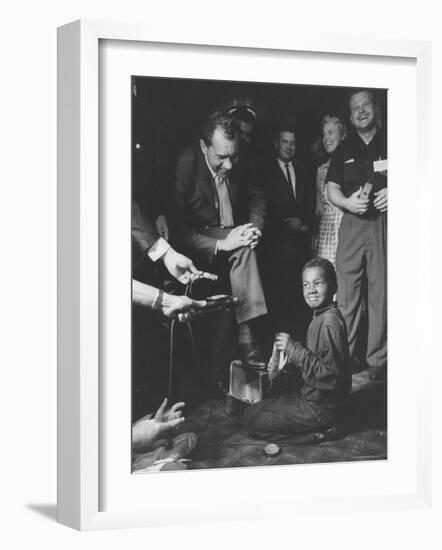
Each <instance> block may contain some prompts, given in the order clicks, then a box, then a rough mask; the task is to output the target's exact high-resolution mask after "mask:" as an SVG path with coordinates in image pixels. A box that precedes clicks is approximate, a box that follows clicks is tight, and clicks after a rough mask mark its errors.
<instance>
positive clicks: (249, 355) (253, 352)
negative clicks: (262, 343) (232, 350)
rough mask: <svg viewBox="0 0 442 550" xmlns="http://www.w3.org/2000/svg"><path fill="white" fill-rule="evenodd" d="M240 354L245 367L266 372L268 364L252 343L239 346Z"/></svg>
mask: <svg viewBox="0 0 442 550" xmlns="http://www.w3.org/2000/svg"><path fill="white" fill-rule="evenodd" d="M238 352H239V356H240V359H241V361H242V362H243V365H244V366H245V367H250V368H252V369H256V370H266V369H267V362H266V361H264V358H263V357H262V355H261V354H260V352H259V350H258V348H257V347H256V346H255V345H254V344H251V343H242V344H238Z"/></svg>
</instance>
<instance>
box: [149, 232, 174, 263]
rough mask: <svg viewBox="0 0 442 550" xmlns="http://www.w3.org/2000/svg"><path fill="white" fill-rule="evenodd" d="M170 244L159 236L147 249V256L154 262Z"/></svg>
mask: <svg viewBox="0 0 442 550" xmlns="http://www.w3.org/2000/svg"><path fill="white" fill-rule="evenodd" d="M169 248H170V244H169V243H168V242H167V241H166V240H165V239H163V237H160V238H159V239H158V240H157V241H156V242H155V243H154V244H153V245H152V246H151V247H150V248H149V250H148V251H147V255H148V256H149V258H150V259H151V260H152V261H153V262H156V261H158V260H159V259H160V258H161V257H162V256H164V254H165V253H166V252H167V251H168V250H169Z"/></svg>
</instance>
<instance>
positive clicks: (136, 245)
mask: <svg viewBox="0 0 442 550" xmlns="http://www.w3.org/2000/svg"><path fill="white" fill-rule="evenodd" d="M159 238H160V236H159V234H158V232H157V230H156V228H155V225H154V224H153V223H152V221H151V220H150V219H149V218H148V217H147V216H145V215H144V214H143V213H142V212H141V209H140V207H139V206H138V204H137V203H136V202H133V203H132V256H133V258H132V261H133V265H134V267H137V266H139V265H140V264H141V263H142V262H143V260H144V257H145V256H146V252H147V251H148V250H149V248H150V247H151V246H152V245H153V244H154V243H155V242H156V241H157V240H158V239H159Z"/></svg>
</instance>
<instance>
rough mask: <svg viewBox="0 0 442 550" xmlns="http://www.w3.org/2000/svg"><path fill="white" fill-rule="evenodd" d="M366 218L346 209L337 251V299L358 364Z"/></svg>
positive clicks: (354, 360) (352, 358) (353, 359)
mask: <svg viewBox="0 0 442 550" xmlns="http://www.w3.org/2000/svg"><path fill="white" fill-rule="evenodd" d="M364 233H365V220H364V219H362V218H359V217H358V216H357V215H356V214H351V213H349V212H345V214H344V216H343V218H342V222H341V226H340V228H339V242H338V249H337V253H336V275H337V279H338V292H337V301H338V307H339V309H340V310H341V313H342V315H343V316H344V319H345V324H346V325H347V332H348V345H349V349H350V359H351V361H352V364H353V365H355V364H357V363H358V358H357V357H356V353H357V343H358V342H357V337H358V329H359V325H360V322H361V315H362V303H363V279H364V272H365V261H366V260H365V245H364V243H365V238H364Z"/></svg>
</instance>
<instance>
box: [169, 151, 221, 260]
mask: <svg viewBox="0 0 442 550" xmlns="http://www.w3.org/2000/svg"><path fill="white" fill-rule="evenodd" d="M194 160H195V158H194V155H192V153H191V152H190V151H185V152H184V153H183V154H182V155H181V157H180V158H179V159H178V162H177V167H176V177H175V222H176V237H177V240H178V241H179V242H180V243H182V245H183V246H185V247H186V248H188V249H190V250H193V251H196V252H198V253H199V254H200V255H201V256H202V257H203V258H204V259H205V260H206V261H208V262H209V263H210V262H211V261H212V260H213V258H214V256H215V253H216V245H217V240H216V239H214V238H213V237H209V236H207V235H203V234H201V233H199V232H198V231H195V230H194V229H193V228H192V227H191V226H190V224H189V218H190V215H189V204H188V197H187V193H188V190H189V189H190V187H191V180H192V179H193V178H194V177H195V167H194Z"/></svg>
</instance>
